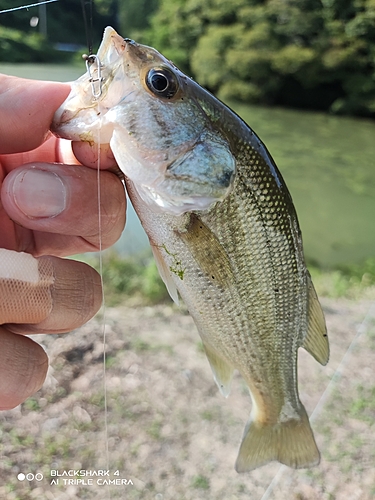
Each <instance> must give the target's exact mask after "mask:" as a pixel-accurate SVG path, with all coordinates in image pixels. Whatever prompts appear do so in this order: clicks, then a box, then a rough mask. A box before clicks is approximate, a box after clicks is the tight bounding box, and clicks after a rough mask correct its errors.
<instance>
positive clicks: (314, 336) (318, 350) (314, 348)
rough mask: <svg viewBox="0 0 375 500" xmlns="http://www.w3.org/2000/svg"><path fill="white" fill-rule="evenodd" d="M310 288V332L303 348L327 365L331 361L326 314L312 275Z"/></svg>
mask: <svg viewBox="0 0 375 500" xmlns="http://www.w3.org/2000/svg"><path fill="white" fill-rule="evenodd" d="M307 288H308V304H309V305H308V330H307V334H306V337H305V339H304V341H303V344H302V347H304V348H305V349H306V351H307V352H308V353H310V354H311V355H312V356H313V357H314V358H315V359H316V360H317V361H319V363H320V364H322V365H326V364H327V363H328V359H329V343H328V336H327V327H326V322H325V319H324V314H323V311H322V308H321V305H320V303H319V299H318V296H317V294H316V291H315V288H314V285H313V283H312V281H311V276H310V273H308V275H307Z"/></svg>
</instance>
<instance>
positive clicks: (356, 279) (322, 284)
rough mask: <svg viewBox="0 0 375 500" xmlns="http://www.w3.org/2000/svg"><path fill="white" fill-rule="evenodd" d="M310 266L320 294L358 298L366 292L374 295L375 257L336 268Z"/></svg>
mask: <svg viewBox="0 0 375 500" xmlns="http://www.w3.org/2000/svg"><path fill="white" fill-rule="evenodd" d="M308 267H309V270H310V272H311V276H312V278H313V282H314V284H315V287H316V289H317V292H318V295H321V296H325V297H333V298H338V297H347V298H351V299H358V298H359V297H361V296H363V295H366V293H368V294H369V295H371V296H372V295H373V292H374V289H375V259H367V260H366V261H365V262H362V263H361V264H352V265H345V266H338V267H337V268H335V269H321V268H319V267H316V266H314V265H309V266H308Z"/></svg>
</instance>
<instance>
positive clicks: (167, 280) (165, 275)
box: [150, 242, 179, 305]
mask: <svg viewBox="0 0 375 500" xmlns="http://www.w3.org/2000/svg"><path fill="white" fill-rule="evenodd" d="M150 244H151V250H152V253H153V255H154V259H155V262H156V267H157V268H158V271H159V274H160V277H161V279H162V280H163V282H164V284H165V286H166V288H167V290H168V293H169V295H170V297H171V299H172V300H173V302H174V303H175V304H177V305H179V300H178V293H177V287H176V285H175V283H174V281H173V278H172V275H171V272H170V270H169V268H168V266H167V264H166V262H165V261H164V259H163V256H162V254H161V251H160V248H159V247H158V246H155V245H153V244H152V243H151V242H150Z"/></svg>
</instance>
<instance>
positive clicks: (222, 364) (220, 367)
mask: <svg viewBox="0 0 375 500" xmlns="http://www.w3.org/2000/svg"><path fill="white" fill-rule="evenodd" d="M202 342H203V341H202ZM203 347H204V351H205V353H206V356H207V359H208V361H209V363H210V366H211V370H212V373H213V374H214V380H215V382H216V384H217V386H218V388H219V391H220V392H221V394H222V395H223V396H224V397H225V398H227V397H228V396H229V393H230V387H231V383H232V378H233V371H234V370H233V368H232V367H231V366H230V365H229V364H228V363H227V362H226V361H224V360H223V358H222V357H221V356H219V355H218V354H217V353H216V352H215V350H214V349H212V348H211V346H209V345H208V344H207V343H205V342H203Z"/></svg>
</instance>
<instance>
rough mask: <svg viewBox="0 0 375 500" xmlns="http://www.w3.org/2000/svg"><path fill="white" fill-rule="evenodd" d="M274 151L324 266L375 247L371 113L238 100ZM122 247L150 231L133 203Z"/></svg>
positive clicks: (62, 74)
mask: <svg viewBox="0 0 375 500" xmlns="http://www.w3.org/2000/svg"><path fill="white" fill-rule="evenodd" d="M84 69H85V68H84V64H83V63H82V66H81V67H79V66H63V65H57V64H56V65H35V64H32V65H31V64H30V65H25V64H22V65H12V64H0V72H3V73H7V74H13V75H16V76H23V77H28V78H36V79H49V80H59V81H70V80H74V79H76V78H77V77H78V76H80V75H81V74H82V73H83V72H84ZM232 107H233V109H234V110H235V111H236V112H237V113H238V114H239V115H240V116H242V118H243V119H244V120H245V121H246V122H247V123H248V124H249V125H250V126H251V127H252V128H253V129H254V131H255V132H256V133H257V134H258V135H259V136H260V138H261V139H262V140H263V141H264V142H265V144H266V145H267V148H268V149H269V151H270V152H271V154H272V156H273V157H274V159H275V161H276V163H277V165H278V167H279V169H280V171H281V172H282V175H283V177H284V178H285V180H286V183H287V185H288V187H289V190H290V192H291V194H292V197H293V200H294V203H295V205H296V209H297V213H298V217H299V220H300V225H301V229H302V233H303V240H304V246H305V253H306V256H307V258H308V259H309V260H310V261H314V262H316V263H318V264H320V265H323V266H333V265H337V264H343V263H354V262H361V261H363V260H365V259H366V258H369V257H373V256H374V255H375V160H374V159H375V124H374V122H372V121H368V120H363V119H352V118H342V117H334V116H328V115H325V114H321V113H312V112H299V111H292V110H284V109H275V108H260V107H255V106H244V105H238V104H233V105H232ZM116 246H117V249H118V250H119V251H120V252H121V253H135V252H138V251H139V250H140V249H142V248H145V247H146V246H147V238H146V236H145V234H144V233H143V230H142V228H141V227H140V224H139V223H138V221H137V218H136V215H135V214H134V211H133V210H132V208H130V210H129V213H128V224H127V228H126V230H125V232H124V235H123V236H122V238H121V240H120V242H119V243H117V245H116Z"/></svg>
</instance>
